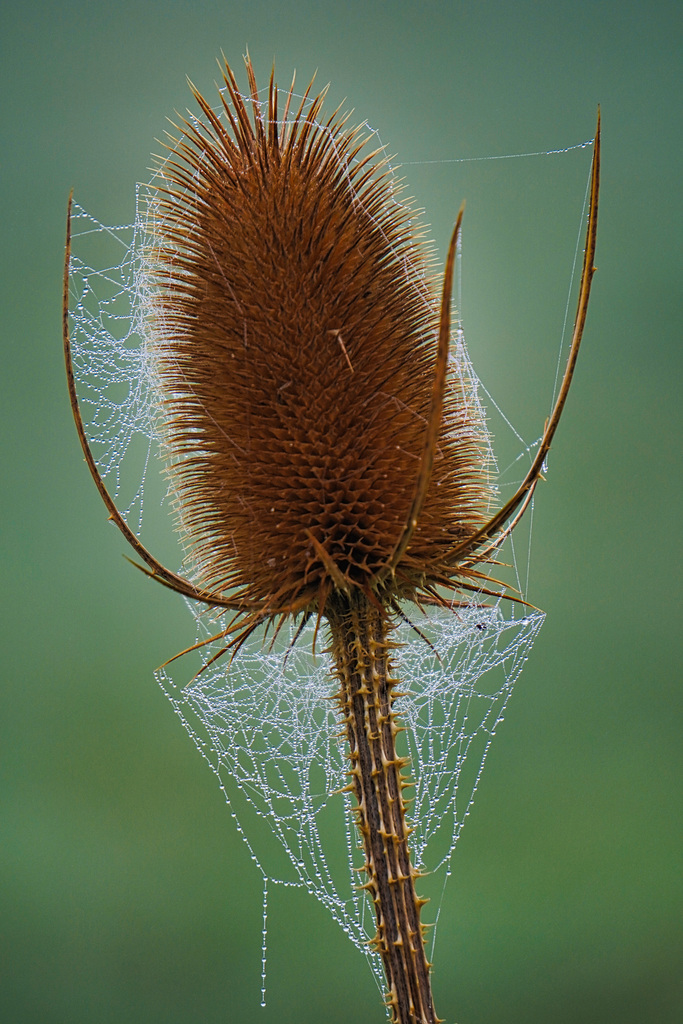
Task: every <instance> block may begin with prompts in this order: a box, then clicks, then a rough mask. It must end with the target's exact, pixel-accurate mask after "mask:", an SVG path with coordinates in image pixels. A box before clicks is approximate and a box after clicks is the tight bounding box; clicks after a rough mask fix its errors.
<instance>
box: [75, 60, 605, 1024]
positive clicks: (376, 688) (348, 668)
mask: <svg viewBox="0 0 683 1024" xmlns="http://www.w3.org/2000/svg"><path fill="white" fill-rule="evenodd" d="M246 70H247V75H248V78H249V85H250V93H251V99H250V101H249V100H246V101H245V99H244V98H243V97H242V95H241V94H240V92H239V90H238V87H237V83H236V80H235V77H234V75H233V73H232V71H231V69H230V67H229V66H228V65H227V63H226V64H225V66H224V68H223V79H224V89H221V90H220V114H217V113H216V112H215V110H214V109H213V108H212V106H211V105H210V104H209V103H208V102H207V101H206V100H205V99H204V98H203V97H202V96H201V95H200V94H199V93H198V92H197V91H196V90H195V89H194V88H193V93H194V97H195V100H196V101H197V103H198V105H199V107H200V110H201V113H202V115H203V120H200V119H195V118H191V119H189V120H181V122H180V124H179V125H178V126H177V130H178V133H179V134H178V136H177V137H173V138H171V140H170V142H169V146H168V148H169V150H170V153H171V155H170V157H169V158H168V159H167V160H166V161H165V162H164V163H163V170H162V174H163V178H164V179H165V184H164V185H163V186H162V187H161V188H160V190H159V193H160V200H159V201H160V206H161V212H162V216H163V232H162V234H161V235H160V236H159V237H158V239H157V247H156V251H155V253H154V259H155V261H156V266H157V277H156V297H155V299H154V305H153V313H152V319H153V324H152V330H153V333H154V336H155V339H156V344H155V358H156V371H157V375H158V383H159V387H160V392H161V394H162V396H163V403H164V415H165V422H166V428H165V429H166V441H167V444H168V449H169V451H170V452H171V453H172V461H171V464H170V466H169V469H168V471H169V473H170V474H171V477H172V483H173V487H174V490H175V493H176V494H177V496H178V504H179V509H180V515H181V517H182V526H183V530H184V531H186V533H187V534H188V535H189V537H190V540H191V557H192V561H193V565H194V566H195V581H194V582H190V581H189V580H187V579H184V578H183V577H181V576H179V575H177V574H176V573H174V572H171V571H170V570H168V569H166V568H165V567H164V566H163V565H162V564H161V563H160V562H158V561H157V560H156V559H155V558H154V556H153V555H152V554H151V553H150V552H149V551H148V550H147V549H146V548H145V547H144V546H143V545H142V544H141V542H140V541H139V539H138V537H137V536H136V535H135V533H133V532H132V530H131V529H130V528H129V527H128V525H127V524H126V522H125V520H124V519H123V517H122V515H121V514H120V512H119V511H118V509H117V508H116V505H115V503H114V501H113V499H112V497H111V496H110V494H109V493H108V491H107V488H106V486H105V484H104V482H103V480H102V477H101V475H100V473H99V471H98V468H97V465H96V462H95V459H94V457H93V455H92V452H91V449H90V446H89V443H88V440H87V437H86V432H85V429H84V426H83V422H82V418H81V413H80V410H79V405H78V399H77V393H76V386H75V382H74V374H73V367H72V360H71V349H70V341H69V324H68V281H69V259H70V206H69V222H68V227H67V247H66V262H65V271H64V349H65V356H66V367H67V377H68V384H69V391H70V397H71V404H72V409H73V413H74V418H75V422H76V427H77V429H78V433H79V437H80V440H81V444H82V447H83V451H84V453H85V458H86V461H87V463H88V466H89V468H90V472H91V474H92V476H93V478H94V480H95V483H96V484H97V487H98V489H99V491H100V494H101V495H102V498H103V500H104V502H105V505H106V506H107V508H108V510H109V513H110V517H111V518H112V519H113V521H114V522H115V523H116V525H117V526H118V528H119V529H120V531H121V532H122V533H123V535H124V537H125V538H126V540H127V541H128V542H129V544H130V545H131V547H132V548H133V550H134V551H135V553H136V554H137V555H138V557H139V558H140V559H141V560H142V562H143V563H144V565H143V566H140V568H142V569H143V571H144V572H146V573H147V574H148V575H149V576H151V577H152V578H153V579H156V580H157V581H159V582H160V583H162V584H164V585H165V586H167V587H169V588H171V589H172V590H174V591H177V592H178V593H180V594H183V595H184V596H186V597H188V598H191V599H193V600H194V601H197V602H200V603H202V604H204V605H206V606H208V607H209V608H215V609H219V610H220V609H223V610H226V609H227V610H229V611H231V612H233V613H234V614H233V615H232V617H231V618H230V619H229V622H228V624H227V626H226V628H225V629H223V630H222V631H221V632H220V633H219V634H217V636H215V637H213V638H212V639H213V640H223V641H224V642H223V643H222V645H221V647H220V651H219V654H217V655H215V656H214V658H212V659H211V660H212V661H213V660H215V659H216V658H217V657H220V656H221V655H222V654H228V653H230V652H232V653H233V654H234V652H235V651H236V650H237V649H238V648H239V646H240V645H241V644H242V643H243V642H244V641H245V640H246V638H247V637H248V636H250V635H251V633H253V632H254V631H255V630H256V629H257V628H258V627H259V626H262V625H263V624H264V623H265V624H267V625H270V626H271V627H272V628H273V629H274V631H275V632H277V630H279V629H280V628H281V627H282V625H283V624H284V623H285V622H286V621H287V620H289V619H290V618H291V617H299V618H300V620H301V622H302V623H305V622H306V621H308V620H309V619H310V618H311V617H314V618H315V621H316V632H317V629H318V627H319V626H320V624H321V623H322V622H323V621H324V622H325V623H326V626H327V631H328V634H329V643H330V650H331V652H332V656H333V660H334V665H335V675H336V680H337V686H338V690H337V694H336V700H337V702H338V707H339V712H340V716H341V719H342V722H343V728H344V732H345V736H346V743H347V755H348V758H349V762H350V770H349V778H350V783H349V787H348V788H349V791H350V792H352V793H353V794H354V795H355V798H356V808H355V813H356V818H357V825H358V831H359V834H360V837H361V842H362V845H363V848H364V853H365V869H364V870H365V872H366V876H367V881H366V882H365V888H366V889H367V890H368V893H369V895H370V898H371V899H372V901H373V904H374V912H375V917H376V924H377V933H376V938H375V940H374V942H375V944H376V947H377V949H378V951H379V953H380V955H381V958H382V962H383V965H384V971H385V974H386V981H387V1003H388V1005H389V1006H390V1009H391V1014H392V1019H393V1020H394V1021H395V1022H397V1024H436V1022H437V1020H438V1018H437V1016H436V1013H435V1010H434V1005H433V999H432V992H431V983H430V964H429V963H428V961H427V957H426V954H425V947H424V936H423V926H422V925H421V923H420V912H421V907H422V904H423V902H424V901H422V900H421V899H420V898H419V897H418V895H417V892H416V887H415V880H416V875H417V872H416V870H415V868H414V867H413V865H412V864H411V858H410V844H409V829H408V826H407V824H406V804H405V800H404V792H403V791H404V789H405V787H406V781H405V778H404V771H403V770H404V768H405V765H406V761H405V759H403V758H401V757H400V756H399V755H398V754H397V750H396V736H397V733H398V731H399V725H398V723H397V720H396V714H395V710H394V700H395V698H396V696H397V689H396V688H397V685H398V681H397V680H396V679H395V678H394V677H393V675H392V647H393V646H394V645H393V643H392V630H393V628H394V623H395V621H396V620H397V618H398V617H402V616H403V615H404V612H403V611H402V607H401V606H404V602H406V601H407V602H414V603H415V604H417V605H418V606H422V605H424V604H437V605H442V606H444V607H448V608H453V607H454V605H457V603H458V601H459V602H461V603H465V602H466V600H467V595H468V594H469V593H473V594H476V595H481V594H482V593H483V594H491V595H494V596H499V591H500V587H501V586H502V585H501V584H499V583H498V581H496V580H494V579H491V578H490V577H489V576H488V575H487V573H486V572H485V571H484V569H485V566H486V564H487V563H489V564H490V563H491V562H492V561H493V560H494V556H495V553H496V551H497V549H498V547H499V546H500V544H501V543H502V542H503V540H504V539H505V537H506V536H508V535H509V534H510V532H511V531H512V530H513V529H514V527H515V525H516V524H517V523H518V522H519V520H520V518H521V516H522V515H523V514H524V511H525V509H526V508H527V507H528V505H529V503H530V501H531V497H532V495H533V492H534V488H535V487H536V484H537V482H538V480H539V479H540V475H541V470H542V467H543V464H544V461H545V458H546V456H547V453H548V450H549V447H550V444H551V441H552V439H553V436H554V433H555V430H556V428H557V425H558V422H559V419H560V416H561V413H562V410H563V407H564V403H565V400H566V397H567V393H568V391H569V386H570V383H571V379H572V374H573V371H574V366H575V363H576V359H577V355H578V351H579V345H580V342H581V336H582V332H583V327H584V322H585V318H586V312H587V307H588V298H589V292H590V287H591V279H592V275H593V272H594V266H593V260H594V254H595V242H596V231H597V212H598V186H599V159H600V123H599V118H598V128H597V132H596V138H595V147H594V154H593V166H592V178H591V192H590V212H589V219H588V229H587V237H586V245H585V253H584V262H583V272H582V277H581V284H580V292H579V300H578V309H577V313H576V319H575V324H574V332H573V338H572V343H571V349H570V353H569V358H568V362H567V366H566V370H565V373H564V377H563V380H562V383H561V387H560V389H559V393H558V397H557V400H556V403H555V406H554V408H553V411H552V413H551V415H550V417H549V419H548V420H547V422H546V425H545V429H544V432H543V436H542V439H541V442H540V444H539V446H538V450H537V452H536V455H535V457H534V459H533V462H532V464H531V466H530V469H529V471H528V473H527V474H526V476H525V478H524V480H523V482H522V483H521V485H520V486H519V488H518V489H517V491H516V493H515V494H514V495H513V497H512V498H510V500H509V501H508V502H507V503H506V504H505V505H504V507H503V508H501V509H500V510H499V511H498V512H496V513H495V514H494V515H493V516H490V517H488V518H487V516H486V509H487V507H488V505H489V502H490V493H489V491H488V488H487V483H486V475H485V466H484V461H485V454H484V447H483V436H484V434H483V429H484V428H483V424H482V423H481V422H480V420H479V419H478V414H477V413H476V411H475V410H474V409H473V407H472V405H471V403H468V401H467V400H466V398H465V397H464V395H465V389H464V388H463V387H462V386H461V385H462V383H463V382H462V381H461V380H458V379H457V378H456V377H455V375H454V374H453V373H452V371H450V370H449V365H448V352H449V342H450V294H451V286H452V278H453V269H454V261H455V255H456V248H457V243H458V238H459V233H460V225H461V221H462V209H461V210H460V213H459V215H458V218H457V222H456V225H455V229H454V231H453V235H452V238H451V242H450V246H449V249H448V255H447V260H446V269H445V273H444V277H443V286H442V289H441V294H440V297H439V296H438V294H437V293H435V292H434V290H433V288H432V287H431V283H430V277H429V273H430V257H429V252H428V251H427V250H426V249H425V247H424V245H423V241H422V236H421V233H420V230H419V229H418V228H416V226H415V223H414V218H413V215H412V213H411V211H410V210H409V209H408V208H406V207H405V206H401V205H399V204H397V203H396V201H395V198H394V196H395V186H394V184H393V180H392V178H391V176H390V174H389V172H388V168H387V167H386V165H385V162H384V160H383V155H382V152H381V151H378V150H377V151H375V152H370V153H367V152H365V149H364V146H365V144H366V141H367V140H366V139H364V137H363V131H362V129H358V128H349V127H348V126H347V125H348V119H347V118H345V117H343V116H341V115H340V114H339V111H338V110H337V111H335V112H334V113H333V114H332V115H331V117H329V118H328V119H327V120H326V121H322V107H323V100H324V95H325V93H324V92H322V93H320V95H318V96H315V97H312V96H311V88H312V86H309V89H308V91H307V92H306V94H305V96H304V98H303V100H302V101H301V103H300V105H299V106H298V109H297V110H296V111H294V110H293V109H292V106H293V103H294V100H295V97H294V83H292V86H291V88H290V90H289V92H288V93H287V94H286V99H285V106H284V110H283V112H282V113H280V112H279V110H278V100H279V93H278V89H277V87H276V85H275V84H274V81H273V77H272V75H271V79H270V85H269V89H268V96H267V104H266V110H265V116H264V113H263V109H262V104H261V101H260V100H259V95H258V90H257V85H256V81H255V77H254V72H253V69H252V65H251V63H250V61H249V59H248V58H247V59H246ZM454 594H455V595H456V597H455V598H454V596H453V595H454ZM458 595H459V596H458ZM511 599H513V600H514V599H515V598H514V597H512V598H511ZM197 646H201V645H197ZM190 649H192V648H190ZM209 663H210V662H209Z"/></svg>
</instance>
